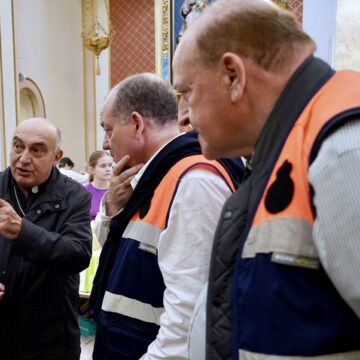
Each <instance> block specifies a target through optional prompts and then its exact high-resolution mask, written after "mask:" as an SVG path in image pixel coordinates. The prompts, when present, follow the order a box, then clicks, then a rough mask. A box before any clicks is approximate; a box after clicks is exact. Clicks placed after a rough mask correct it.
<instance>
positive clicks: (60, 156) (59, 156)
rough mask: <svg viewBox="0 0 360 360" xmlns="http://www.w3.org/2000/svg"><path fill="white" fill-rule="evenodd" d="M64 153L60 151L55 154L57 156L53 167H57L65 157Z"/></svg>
mask: <svg viewBox="0 0 360 360" xmlns="http://www.w3.org/2000/svg"><path fill="white" fill-rule="evenodd" d="M63 155H64V152H63V151H62V150H58V151H56V152H55V156H54V161H53V165H54V166H55V165H56V164H57V163H58V162H59V160H60V159H61V158H62V157H63Z"/></svg>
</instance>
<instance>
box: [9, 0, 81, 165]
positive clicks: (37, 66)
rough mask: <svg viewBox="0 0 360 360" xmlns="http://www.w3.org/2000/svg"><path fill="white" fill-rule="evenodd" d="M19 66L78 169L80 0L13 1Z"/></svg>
mask: <svg viewBox="0 0 360 360" xmlns="http://www.w3.org/2000/svg"><path fill="white" fill-rule="evenodd" d="M13 1H14V31H15V44H16V45H15V49H16V63H17V71H18V72H21V73H23V74H24V75H26V76H27V77H29V78H31V79H32V80H33V81H35V83H36V84H37V85H38V87H39V88H40V91H41V93H42V96H43V98H44V103H45V111H46V117H47V118H48V119H49V120H51V121H53V122H54V124H55V125H56V126H58V127H59V128H60V129H61V131H62V134H63V148H64V153H65V155H66V156H69V157H70V158H71V159H72V160H73V161H74V162H75V165H76V168H77V169H82V168H83V167H84V166H85V163H86V154H85V153H86V151H85V137H84V134H85V131H86V130H85V129H84V126H85V125H84V124H85V121H84V79H83V76H84V74H83V67H84V66H83V62H84V60H83V46H82V40H81V36H80V34H81V31H82V2H81V0H13Z"/></svg>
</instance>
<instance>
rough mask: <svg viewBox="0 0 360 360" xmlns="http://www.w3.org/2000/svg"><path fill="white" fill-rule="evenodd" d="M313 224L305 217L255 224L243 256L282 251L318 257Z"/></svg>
mask: <svg viewBox="0 0 360 360" xmlns="http://www.w3.org/2000/svg"><path fill="white" fill-rule="evenodd" d="M312 230H313V227H312V225H311V224H310V223H309V222H308V221H307V220H304V219H297V218H279V219H273V220H269V221H262V222H261V223H260V224H259V225H256V226H253V227H252V228H251V230H250V232H249V235H248V238H247V239H246V242H245V244H244V248H243V252H242V257H243V258H253V257H255V255H256V254H258V253H261V254H268V253H275V252H278V253H282V254H289V255H295V256H301V257H305V258H318V253H317V251H316V249H315V246H314V243H313V238H312Z"/></svg>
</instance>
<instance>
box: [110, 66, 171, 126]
mask: <svg viewBox="0 0 360 360" xmlns="http://www.w3.org/2000/svg"><path fill="white" fill-rule="evenodd" d="M113 91H114V93H115V95H114V102H113V104H112V114H113V115H114V116H115V117H118V118H125V119H128V118H129V117H130V115H131V113H132V112H133V111H137V112H138V113H139V114H141V115H142V116H146V117H149V118H151V119H152V120H153V121H154V122H155V123H157V124H158V125H165V124H166V123H169V122H176V121H177V101H176V96H175V92H174V89H173V87H172V86H171V84H170V83H169V82H167V81H165V80H163V79H162V78H161V77H159V76H157V75H155V74H152V73H141V74H136V75H132V76H129V77H128V78H126V79H125V80H123V81H121V82H120V83H118V84H117V85H116V86H115V88H114V89H113Z"/></svg>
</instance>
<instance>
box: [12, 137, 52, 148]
mask: <svg viewBox="0 0 360 360" xmlns="http://www.w3.org/2000/svg"><path fill="white" fill-rule="evenodd" d="M12 141H20V142H21V143H23V142H24V141H23V140H22V139H21V138H20V137H19V136H16V135H15V136H14V137H13V140H12ZM31 146H42V147H46V148H47V147H48V144H47V143H46V142H45V141H39V142H36V143H33V144H31Z"/></svg>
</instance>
